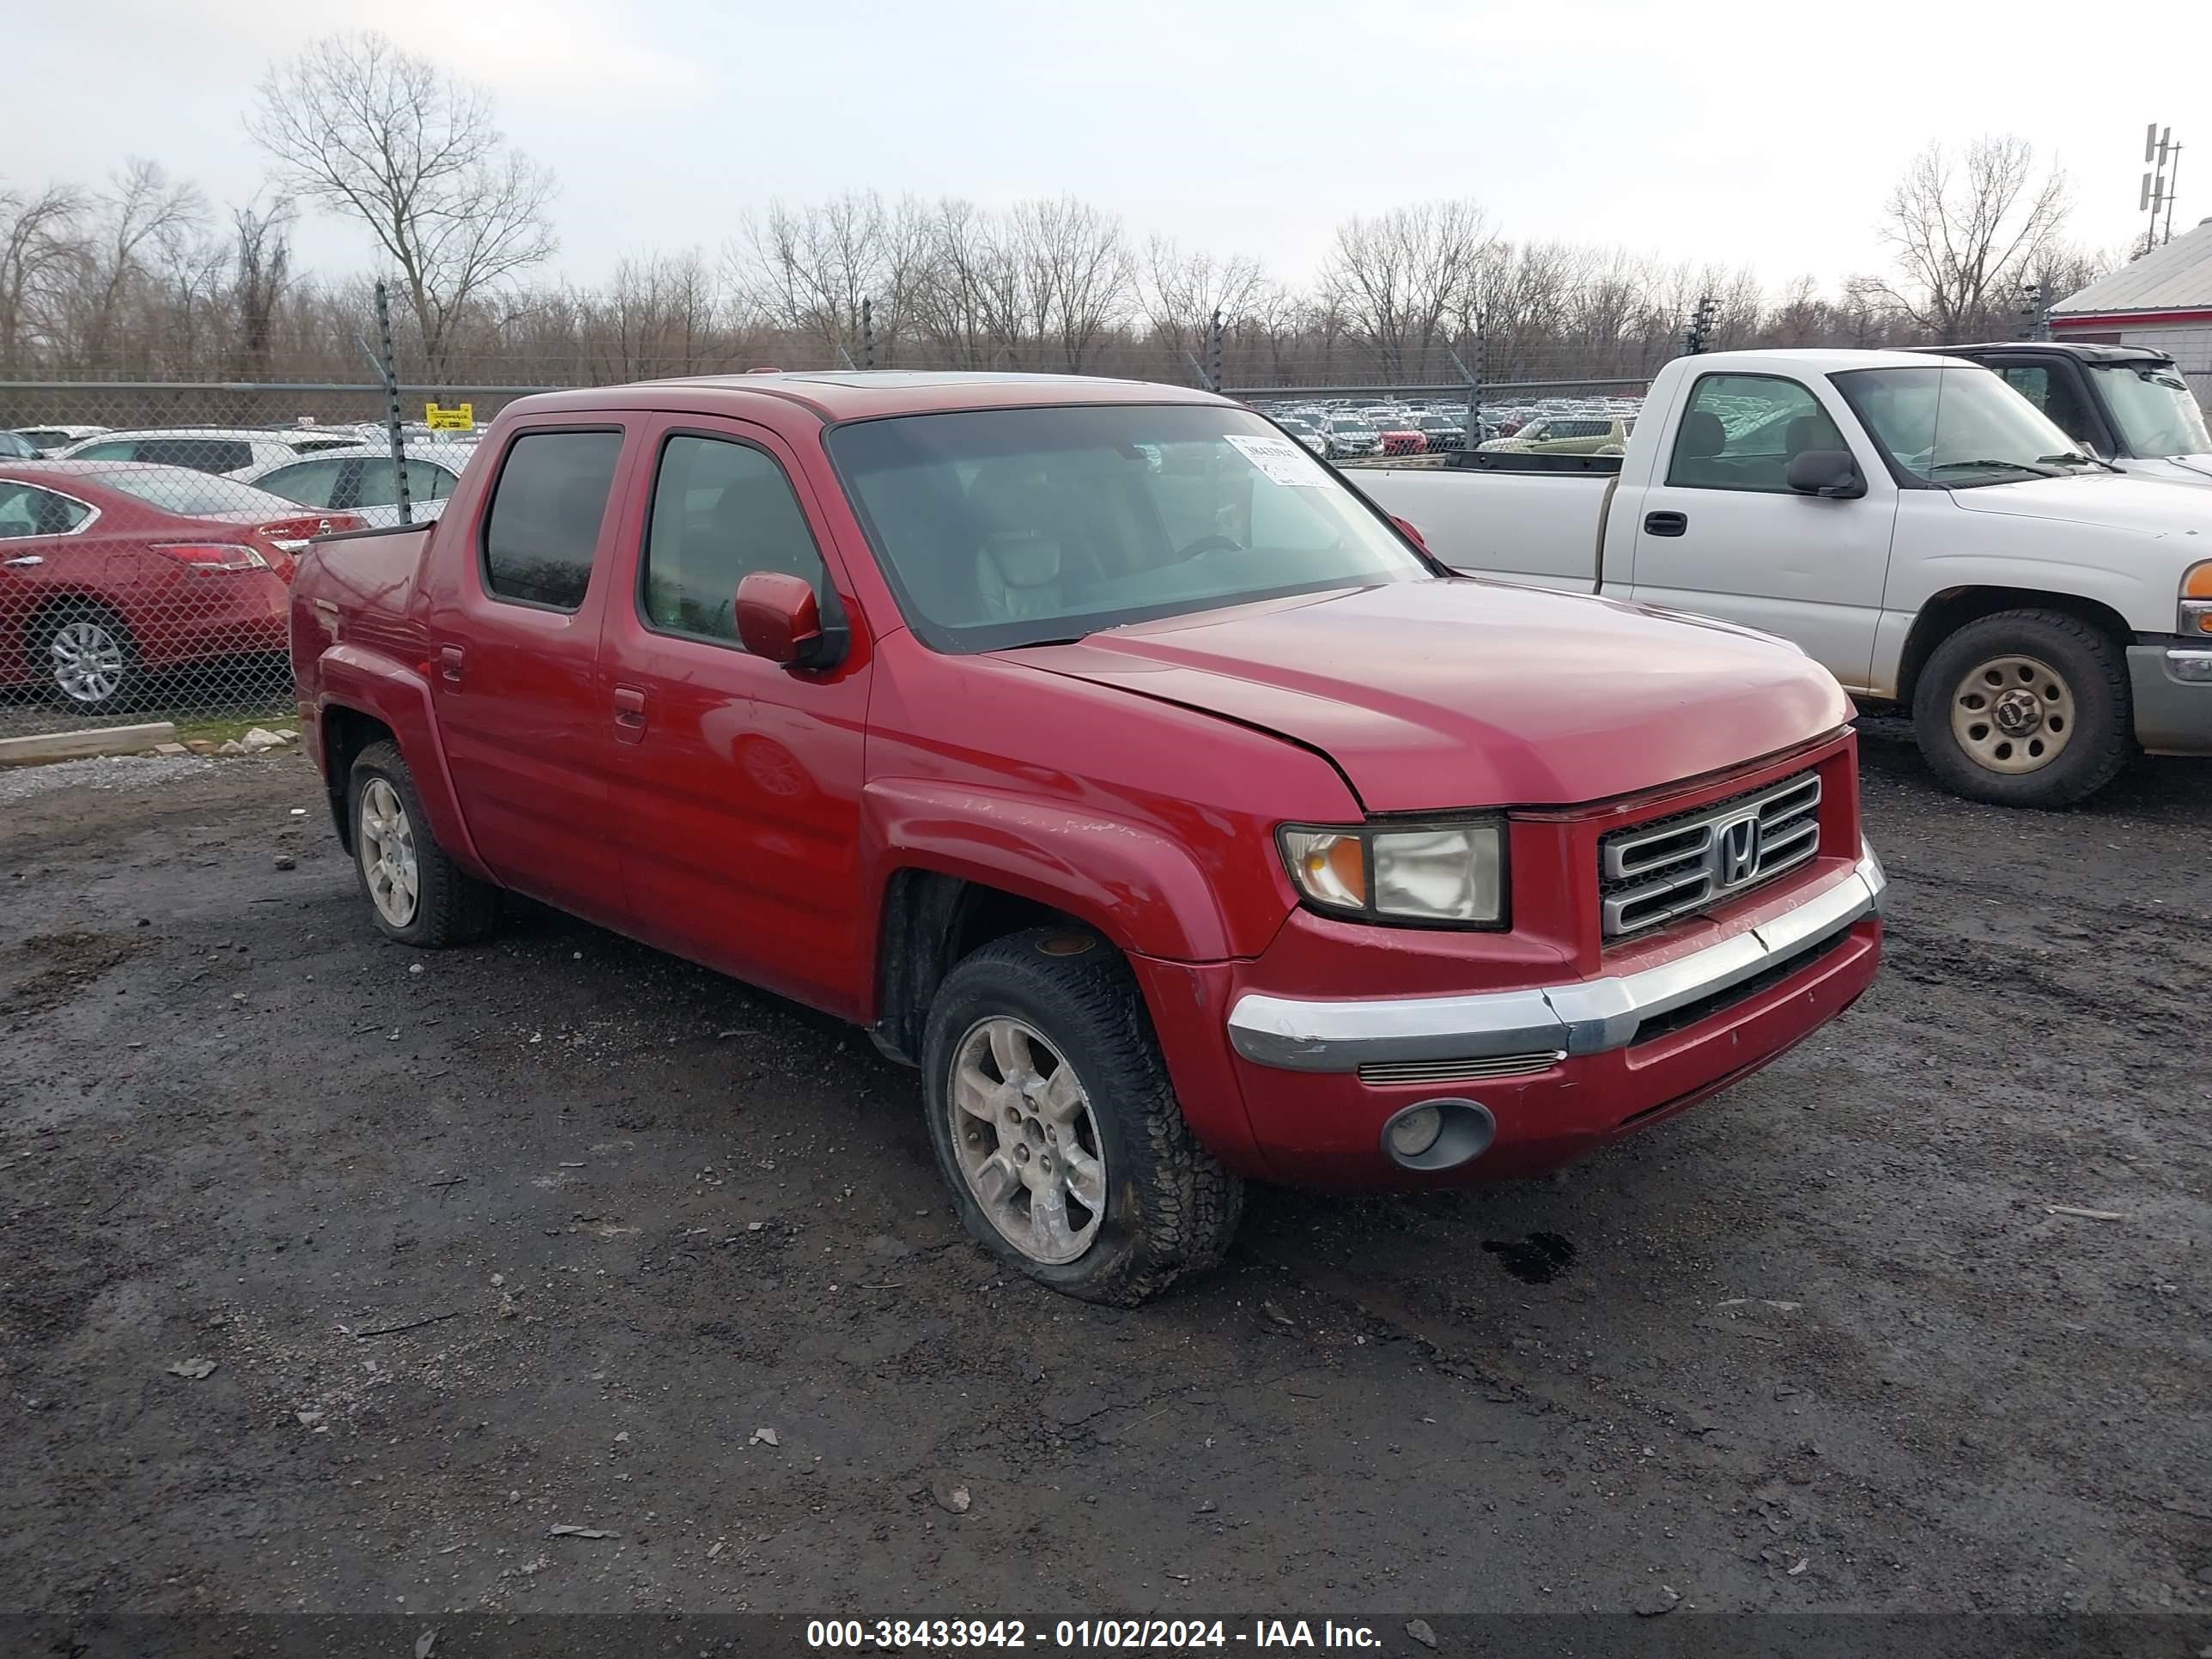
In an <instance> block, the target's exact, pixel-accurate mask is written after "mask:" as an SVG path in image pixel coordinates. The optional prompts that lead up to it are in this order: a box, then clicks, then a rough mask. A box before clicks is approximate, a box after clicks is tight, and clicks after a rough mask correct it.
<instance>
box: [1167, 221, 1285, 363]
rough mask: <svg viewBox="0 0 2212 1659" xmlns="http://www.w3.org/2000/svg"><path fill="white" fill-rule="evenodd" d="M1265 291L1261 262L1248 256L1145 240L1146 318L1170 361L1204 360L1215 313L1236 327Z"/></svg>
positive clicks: (1265, 293) (1265, 278) (1264, 294)
mask: <svg viewBox="0 0 2212 1659" xmlns="http://www.w3.org/2000/svg"><path fill="white" fill-rule="evenodd" d="M1267 295H1268V287H1267V276H1265V274H1264V273H1262V271H1261V269H1260V262H1259V261H1258V260H1257V259H1255V258H1250V257H1249V256H1248V255H1245V254H1242V253H1232V254H1231V255H1229V256H1228V257H1227V258H1215V257H1214V256H1213V255H1212V254H1211V253H1206V252H1198V253H1190V254H1186V253H1184V252H1182V249H1181V248H1179V247H1177V246H1176V245H1175V243H1174V242H1172V241H1171V240H1168V239H1167V238H1166V237H1164V236H1155V237H1153V238H1152V240H1151V241H1150V242H1148V243H1147V244H1146V247H1145V275H1144V283H1143V285H1142V291H1141V303H1142V305H1143V307H1144V313H1145V320H1146V324H1147V325H1149V327H1150V330H1151V334H1152V343H1153V344H1154V345H1155V346H1157V347H1158V349H1159V350H1160V351H1161V352H1162V353H1163V354H1164V355H1166V356H1168V357H1169V358H1170V360H1171V361H1175V360H1186V359H1189V358H1198V359H1200V360H1202V359H1203V358H1204V356H1205V347H1206V345H1207V344H1208V343H1209V341H1208V336H1209V335H1210V333H1211V331H1212V326H1213V317H1214V313H1217V312H1218V313H1220V314H1221V317H1222V319H1223V321H1224V323H1225V325H1227V326H1228V327H1229V328H1230V329H1231V331H1234V330H1235V329H1236V327H1237V325H1238V324H1239V323H1241V322H1243V321H1244V320H1245V319H1246V318H1247V316H1248V314H1249V313H1251V312H1252V311H1253V310H1254V308H1255V307H1256V306H1258V305H1259V304H1260V303H1261V301H1263V300H1264V299H1265V298H1266V297H1267Z"/></svg>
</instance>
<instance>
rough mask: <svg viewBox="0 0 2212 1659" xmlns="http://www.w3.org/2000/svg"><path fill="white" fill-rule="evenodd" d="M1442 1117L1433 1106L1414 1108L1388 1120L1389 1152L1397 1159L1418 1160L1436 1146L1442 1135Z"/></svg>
mask: <svg viewBox="0 0 2212 1659" xmlns="http://www.w3.org/2000/svg"><path fill="white" fill-rule="evenodd" d="M1443 1128H1444V1117H1443V1113H1442V1112H1439V1111H1438V1110H1437V1109H1436V1108H1435V1107H1433V1106H1415V1107H1412V1108H1409V1109H1407V1110H1405V1111H1402V1112H1401V1113H1399V1114H1398V1115H1397V1116H1395V1117H1394V1118H1392V1119H1391V1120H1390V1127H1389V1130H1388V1131H1387V1133H1388V1136H1389V1142H1390V1151H1391V1153H1392V1154H1393V1155H1394V1156H1395V1157H1398V1158H1419V1156H1420V1155H1421V1154H1422V1153H1423V1152H1427V1151H1428V1150H1429V1148H1430V1147H1431V1146H1435V1145H1436V1144H1437V1136H1438V1135H1440V1134H1442V1133H1443Z"/></svg>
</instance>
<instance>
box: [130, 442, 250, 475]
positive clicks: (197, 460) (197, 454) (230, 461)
mask: <svg viewBox="0 0 2212 1659" xmlns="http://www.w3.org/2000/svg"><path fill="white" fill-rule="evenodd" d="M99 459H106V458H105V457H100V458H99ZM131 459H132V460H134V461H151V462H153V463H155V465H159V466H188V467H190V468H191V470H192V471H195V472H239V471H244V470H245V469H246V468H247V467H249V466H252V465H253V446H252V444H250V443H248V442H246V440H244V439H243V438H140V439H138V440H137V441H135V442H134V443H133V444H132V445H131Z"/></svg>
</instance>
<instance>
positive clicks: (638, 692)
mask: <svg viewBox="0 0 2212 1659" xmlns="http://www.w3.org/2000/svg"><path fill="white" fill-rule="evenodd" d="M615 737H616V738H617V740H618V741H619V742H623V743H642V742H644V741H645V690H644V688H642V687H641V686H635V685H618V686H617V687H615Z"/></svg>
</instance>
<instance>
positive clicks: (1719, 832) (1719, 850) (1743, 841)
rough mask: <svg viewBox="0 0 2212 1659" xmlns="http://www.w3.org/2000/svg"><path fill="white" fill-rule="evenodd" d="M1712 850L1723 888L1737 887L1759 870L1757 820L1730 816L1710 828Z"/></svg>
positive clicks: (1755, 818)
mask: <svg viewBox="0 0 2212 1659" xmlns="http://www.w3.org/2000/svg"><path fill="white" fill-rule="evenodd" d="M1713 852H1714V856H1715V858H1716V860H1717V862H1718V864H1719V866H1720V867H1719V870H1718V872H1717V875H1718V878H1719V881H1720V884H1721V885H1722V886H1723V887H1741V885H1742V884H1744V883H1745V882H1747V881H1749V880H1750V879H1751V878H1752V877H1753V876H1754V875H1756V874H1757V873H1758V872H1759V819H1758V818H1757V817H1755V816H1754V817H1741V818H1735V819H1732V820H1731V821H1730V822H1729V823H1723V824H1721V825H1719V826H1718V827H1717V828H1716V829H1714V831H1713Z"/></svg>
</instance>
